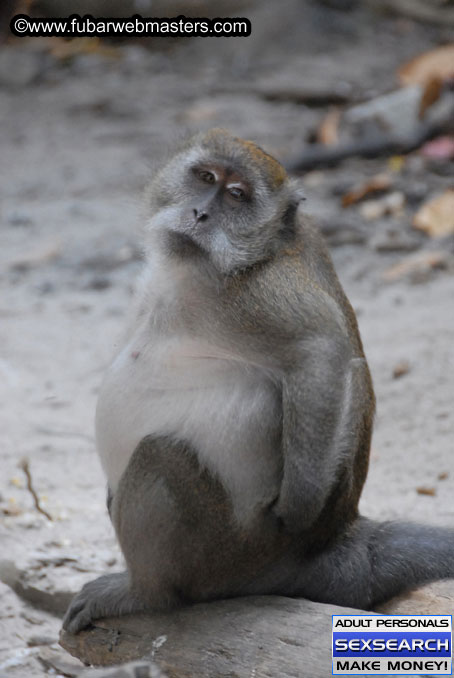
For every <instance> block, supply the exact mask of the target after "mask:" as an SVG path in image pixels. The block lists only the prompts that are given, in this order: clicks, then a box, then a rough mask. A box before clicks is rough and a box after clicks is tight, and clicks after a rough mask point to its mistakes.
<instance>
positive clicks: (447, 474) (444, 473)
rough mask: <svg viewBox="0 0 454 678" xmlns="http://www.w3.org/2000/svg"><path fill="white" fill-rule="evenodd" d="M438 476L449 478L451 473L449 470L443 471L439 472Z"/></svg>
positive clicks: (439, 478) (444, 478)
mask: <svg viewBox="0 0 454 678" xmlns="http://www.w3.org/2000/svg"><path fill="white" fill-rule="evenodd" d="M437 478H438V480H446V478H449V473H448V472H447V471H442V472H441V473H439V474H438V476H437Z"/></svg>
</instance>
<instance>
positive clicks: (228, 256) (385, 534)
mask: <svg viewBox="0 0 454 678" xmlns="http://www.w3.org/2000/svg"><path fill="white" fill-rule="evenodd" d="M302 199H303V196H302V195H301V189H300V188H299V186H298V184H297V183H296V181H295V180H294V179H293V178H291V177H289V176H288V175H287V173H286V171H285V169H284V167H283V166H282V165H281V164H280V163H279V162H278V161H277V160H275V159H274V158H273V157H272V156H270V155H269V154H268V153H266V152H265V151H264V150H262V149H261V148H260V147H258V146H257V145H256V144H254V143H253V142H249V141H244V140H242V139H239V138H237V137H235V136H233V135H232V134H230V133H229V132H227V131H225V130H221V129H214V130H211V131H209V132H206V133H200V134H198V135H196V136H195V137H193V138H192V139H191V140H189V141H188V142H186V143H184V144H182V146H181V147H180V148H179V149H178V151H177V152H176V153H175V155H174V156H173V157H172V158H171V159H170V160H169V161H168V162H166V163H165V164H164V165H163V167H162V168H161V169H160V170H159V171H158V172H157V173H156V174H155V176H154V178H153V180H152V182H151V185H150V187H149V191H148V196H147V201H148V210H149V212H150V215H151V216H150V218H149V219H148V221H147V223H146V227H145V267H144V270H143V273H142V277H141V280H140V283H139V291H138V296H137V307H136V310H135V314H134V320H133V322H132V325H131V328H130V330H129V331H128V334H127V337H126V340H125V345H124V346H123V347H122V348H121V350H120V351H119V353H118V355H117V356H116V358H115V359H114V361H113V363H112V365H111V367H110V368H109V370H108V371H107V374H106V376H105V378H104V381H103V384H102V386H101V389H100V393H99V399H98V405H97V413H96V437H97V447H98V452H99V456H100V460H101V464H102V467H103V469H104V472H105V474H106V476H107V482H108V505H109V513H110V516H111V520H112V523H113V525H114V528H115V532H116V535H117V538H118V541H119V544H120V546H121V549H122V552H123V555H124V558H125V562H126V566H127V569H126V571H125V572H122V573H117V574H108V575H104V576H101V577H100V578H98V579H96V580H95V581H93V582H89V583H88V584H86V585H85V586H84V588H83V589H82V590H81V592H80V593H78V594H77V595H76V596H75V598H74V599H73V601H72V603H71V604H70V607H69V609H68V611H67V613H66V616H65V618H64V621H63V627H64V628H65V629H66V630H68V631H69V632H72V633H77V632H78V631H80V630H81V629H83V628H84V627H86V626H88V625H90V624H91V623H92V622H93V621H94V620H96V619H98V618H100V617H105V616H118V615H123V614H129V613H133V612H137V611H151V612H153V611H160V610H169V609H172V608H175V607H178V606H179V605H185V604H192V603H196V602H203V601H210V600H214V599H221V598H228V597H233V596H244V595H267V594H270V595H273V594H278V595H285V596H293V597H296V596H297V597H303V598H307V599H310V600H313V601H319V602H324V603H334V604H338V605H345V606H349V607H353V608H359V609H365V610H370V609H372V608H373V607H374V606H376V605H377V604H379V603H381V602H383V601H385V600H387V599H389V598H391V597H392V596H394V595H396V594H397V593H400V592H401V591H403V590H406V589H411V588H415V587H416V586H418V585H420V584H422V583H425V582H429V581H432V580H435V579H442V578H448V577H453V576H454V529H450V528H441V527H438V528H434V527H429V526H423V525H414V524H411V523H399V522H396V523H395V522H377V521H373V520H370V519H368V518H366V517H363V516H362V515H360V513H359V509H358V503H359V498H360V495H361V491H362V487H363V485H364V482H365V479H366V475H367V471H368V460H369V450H370V441H371V434H372V427H373V419H374V411H375V397H374V391H373V386H372V380H371V375H370V372H369V368H368V365H367V361H366V358H365V355H364V351H363V346H362V342H361V338H360V335H359V330H358V325H357V321H356V317H355V314H354V311H353V309H352V307H351V306H350V303H349V301H348V300H347V297H346V295H345V293H344V291H343V289H342V287H341V285H340V282H339V280H338V278H337V275H336V273H335V270H334V267H333V263H332V261H331V258H330V255H329V253H328V251H327V248H326V246H325V244H324V242H323V240H322V237H321V235H320V234H319V232H318V230H317V227H316V226H315V225H314V224H313V223H312V221H311V220H310V219H309V217H308V216H307V215H305V213H304V211H303V210H302V209H301V202H302Z"/></svg>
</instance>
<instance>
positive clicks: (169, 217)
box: [149, 129, 302, 275]
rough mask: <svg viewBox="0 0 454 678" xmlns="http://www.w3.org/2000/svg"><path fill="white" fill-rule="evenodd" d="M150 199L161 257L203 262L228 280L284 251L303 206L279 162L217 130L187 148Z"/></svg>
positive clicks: (161, 175)
mask: <svg viewBox="0 0 454 678" xmlns="http://www.w3.org/2000/svg"><path fill="white" fill-rule="evenodd" d="M149 196H150V200H151V209H152V218H151V220H150V222H149V231H150V232H151V233H152V234H153V235H154V236H156V235H158V242H160V243H162V244H163V245H164V247H165V248H166V251H167V253H169V254H171V255H174V256H178V257H187V258H189V257H194V256H195V257H203V258H205V259H206V260H209V261H210V262H211V264H212V265H213V266H214V267H215V269H216V270H217V271H218V272H219V273H221V274H227V275H228V274H230V273H234V272H235V271H238V270H241V269H244V268H247V267H249V266H252V265H253V264H256V263H258V262H262V261H265V260H266V259H268V258H269V257H270V256H272V255H273V254H274V253H275V252H276V251H277V250H278V249H279V248H280V247H284V246H286V245H288V243H289V242H290V241H291V239H292V237H293V235H294V228H295V222H296V219H295V213H296V209H297V206H298V203H299V202H300V201H301V199H302V196H301V192H300V190H299V189H298V188H297V187H296V186H295V185H294V184H293V182H292V181H291V180H290V179H289V177H288V176H287V174H286V172H285V170H284V168H283V167H282V165H280V163H279V162H277V160H275V159H274V158H273V157H271V156H270V155H268V154H267V153H265V151H263V150H262V149H261V148H259V147H258V146H256V145H255V144H254V143H252V142H251V141H244V140H243V139H239V138H238V137H234V136H232V135H231V134H229V133H228V132H226V131H225V130H220V129H213V130H211V131H209V132H207V133H206V134H201V135H197V136H196V137H193V138H192V139H191V140H190V141H189V142H188V143H187V144H185V146H184V147H183V148H181V149H180V150H179V151H178V152H177V153H176V155H174V156H173V158H172V159H171V160H170V162H168V164H166V165H165V166H164V167H163V169H161V170H160V171H159V172H158V173H157V175H156V177H155V178H154V180H153V182H152V184H151V186H150V192H149ZM153 242H154V243H155V242H156V238H153Z"/></svg>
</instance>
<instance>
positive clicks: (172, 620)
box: [60, 596, 358, 678]
mask: <svg viewBox="0 0 454 678" xmlns="http://www.w3.org/2000/svg"><path fill="white" fill-rule="evenodd" d="M355 613H358V610H353V609H351V608H342V607H337V606H335V605H323V604H319V603H313V602H310V601H308V600H301V599H299V600H297V599H292V598H284V597H279V596H259V597H247V598H237V599H232V600H224V601H218V602H213V603H208V604H206V603H205V604H198V605H193V606H191V607H186V608H183V609H180V610H177V611H174V612H170V613H166V614H156V615H131V616H125V617H120V618H116V619H114V618H111V619H103V620H100V621H99V622H96V623H95V625H94V627H93V628H90V630H85V631H82V632H81V633H79V634H78V635H71V634H69V633H67V632H65V631H62V633H61V635H60V644H61V645H62V646H63V647H64V648H65V649H66V650H68V652H70V653H71V654H72V655H74V656H76V657H78V658H79V659H81V660H82V661H83V662H84V663H89V664H95V665H96V664H97V665H100V664H104V665H112V664H116V663H121V662H124V661H128V660H132V659H137V658H140V657H147V658H153V659H154V661H156V663H157V664H158V665H159V666H160V667H161V668H162V670H164V672H165V673H167V674H168V675H169V676H172V678H183V677H184V678H192V677H194V678H213V676H235V678H250V677H251V676H254V677H255V678H265V676H279V678H290V676H292V678H294V676H296V675H298V676H300V675H301V676H302V675H308V667H310V676H311V678H326V676H328V675H331V626H332V619H331V615H332V614H355ZM89 675H90V674H89ZM95 675H96V674H95ZM100 675H101V676H104V675H106V678H107V675H109V674H103V673H101V674H100ZM114 675H116V674H114ZM119 675H122V674H119ZM109 678H110V675H109Z"/></svg>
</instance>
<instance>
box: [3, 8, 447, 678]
mask: <svg viewBox="0 0 454 678" xmlns="http://www.w3.org/2000/svg"><path fill="white" fill-rule="evenodd" d="M20 12H22V13H25V14H29V15H30V16H37V17H54V16H69V15H70V14H73V13H78V14H81V15H83V14H85V13H87V12H88V13H90V14H91V15H93V16H117V17H128V16H131V15H133V14H134V13H138V14H140V15H142V16H144V17H145V16H153V17H159V16H161V17H162V16H166V17H172V16H177V15H179V14H184V15H185V16H192V17H214V16H216V17H247V18H249V20H250V21H251V24H252V33H251V35H250V36H249V37H238V38H233V37H232V38H190V37H185V38H164V37H150V38H140V37H137V38H131V37H128V38H118V39H115V40H113V39H108V38H106V39H101V38H77V39H71V40H63V39H61V38H55V37H54V38H51V37H46V38H38V37H35V38H17V37H14V36H12V35H11V33H10V31H9V21H10V18H11V16H12V15H14V14H17V13H20ZM0 22H1V24H0V34H1V44H0V174H1V181H0V201H1V202H0V288H1V294H0V431H1V436H2V439H1V445H0V469H1V473H0V541H1V543H2V553H1V554H0V601H1V602H0V628H1V629H2V632H1V634H0V676H2V677H3V676H20V677H23V676H24V675H27V676H31V677H32V678H33V677H34V676H43V675H47V674H49V673H52V672H53V675H55V673H60V674H64V675H71V676H72V675H74V676H76V675H78V672H80V669H81V666H80V665H78V663H77V662H76V660H73V661H72V660H71V659H70V658H69V657H66V656H65V655H64V653H63V651H62V650H58V648H57V646H56V645H55V641H56V637H57V633H58V628H59V624H60V622H59V615H60V614H61V613H62V611H63V610H64V608H65V606H66V604H67V602H68V600H69V598H70V597H71V595H72V593H73V592H75V591H76V590H78V588H79V587H80V586H81V584H82V583H84V582H85V581H87V580H88V579H92V578H93V576H94V575H96V574H100V573H104V572H107V571H110V570H116V569H119V568H120V567H121V560H120V556H119V553H118V550H117V547H116V545H115V541H114V538H113V534H112V529H111V527H110V524H109V521H108V518H107V515H106V510H105V505H104V479H103V477H102V473H101V470H100V467H99V463H98V460H97V456H96V453H95V448H94V436H93V417H94V410H95V404H96V394H97V390H98V388H99V383H100V380H101V378H102V374H103V372H104V370H105V368H106V366H107V365H108V363H109V361H110V359H111V357H112V354H113V352H114V351H115V349H116V346H117V345H118V342H119V341H120V337H121V333H122V331H123V329H124V326H125V322H126V318H127V315H128V310H129V307H130V304H131V295H132V290H133V285H134V280H135V277H136V275H137V273H138V271H139V270H140V266H141V257H142V254H141V244H140V242H141V241H140V231H141V224H142V222H143V220H144V218H145V215H146V207H145V206H144V205H143V203H142V191H143V188H144V186H145V185H146V183H147V181H148V178H149V176H150V174H151V173H152V172H153V168H155V167H156V166H157V165H158V164H159V163H160V162H161V161H162V160H163V159H164V158H165V157H166V154H167V153H168V152H169V149H170V150H171V149H172V147H173V146H174V144H175V142H176V141H177V140H179V139H180V138H181V137H183V136H185V135H188V134H191V133H194V132H197V131H199V130H206V129H208V128H210V127H214V126H222V127H226V128H228V129H230V130H231V131H232V132H234V133H235V134H237V135H239V136H241V137H245V138H248V139H252V140H254V141H256V142H258V143H259V144H260V145H262V146H263V147H264V148H265V149H266V150H267V151H268V152H270V153H272V154H273V155H275V156H276V157H277V158H278V159H279V160H280V161H281V162H283V163H284V164H286V166H287V167H288V168H289V169H290V170H291V171H292V172H293V173H294V174H295V176H298V177H299V181H300V182H301V185H302V187H303V189H304V192H305V195H306V197H307V201H306V206H307V211H308V212H309V213H311V214H312V215H314V216H315V217H316V219H317V220H318V222H319V224H320V228H321V230H322V232H323V233H324V235H325V237H326V239H327V242H328V244H329V246H330V249H331V253H332V256H333V258H334V262H335V265H336V268H337V270H338V273H339V276H340V278H341V281H342V283H343V285H344V287H345V289H346V291H347V294H348V295H349V297H350V299H351V301H352V303H353V306H354V308H355V310H356V312H357V314H358V319H359V324H360V329H361V333H362V336H363V339H364V344H365V349H366V354H367V356H368V358H369V361H370V365H371V369H372V374H373V378H374V382H375V386H376V391H377V397H378V411H377V425H376V433H375V436H374V441H373V449H372V456H371V468H370V474H369V479H368V482H367V486H366V490H365V493H364V498H363V503H362V509H363V512H364V513H367V514H368V515H369V516H371V517H381V518H393V517H397V516H402V517H406V518H414V519H418V520H421V521H426V522H432V523H437V524H445V525H453V524H454V507H453V502H452V497H453V493H454V463H453V440H454V420H453V408H452V403H453V399H454V304H453V299H454V276H453V272H454V172H453V169H454V89H453V86H454V2H452V0H363V1H362V2H361V1H360V0H280V2H276V1H275V0H230V1H227V0H219V1H215V0H211V1H210V0H192V1H190V0H187V1H185V0H166V1H164V0H153V1H152V0H148V1H147V0H135V1H134V0H130V1H129V0H117V1H114V2H107V0H90V1H89V0H86V1H84V2H83V1H82V0H80V2H61V1H58V0H42V1H40V2H38V1H33V0H32V1H30V0H28V1H26V0H24V1H23V2H8V1H5V0H4V1H3V2H2V4H1V6H0ZM32 604H33V607H32Z"/></svg>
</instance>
